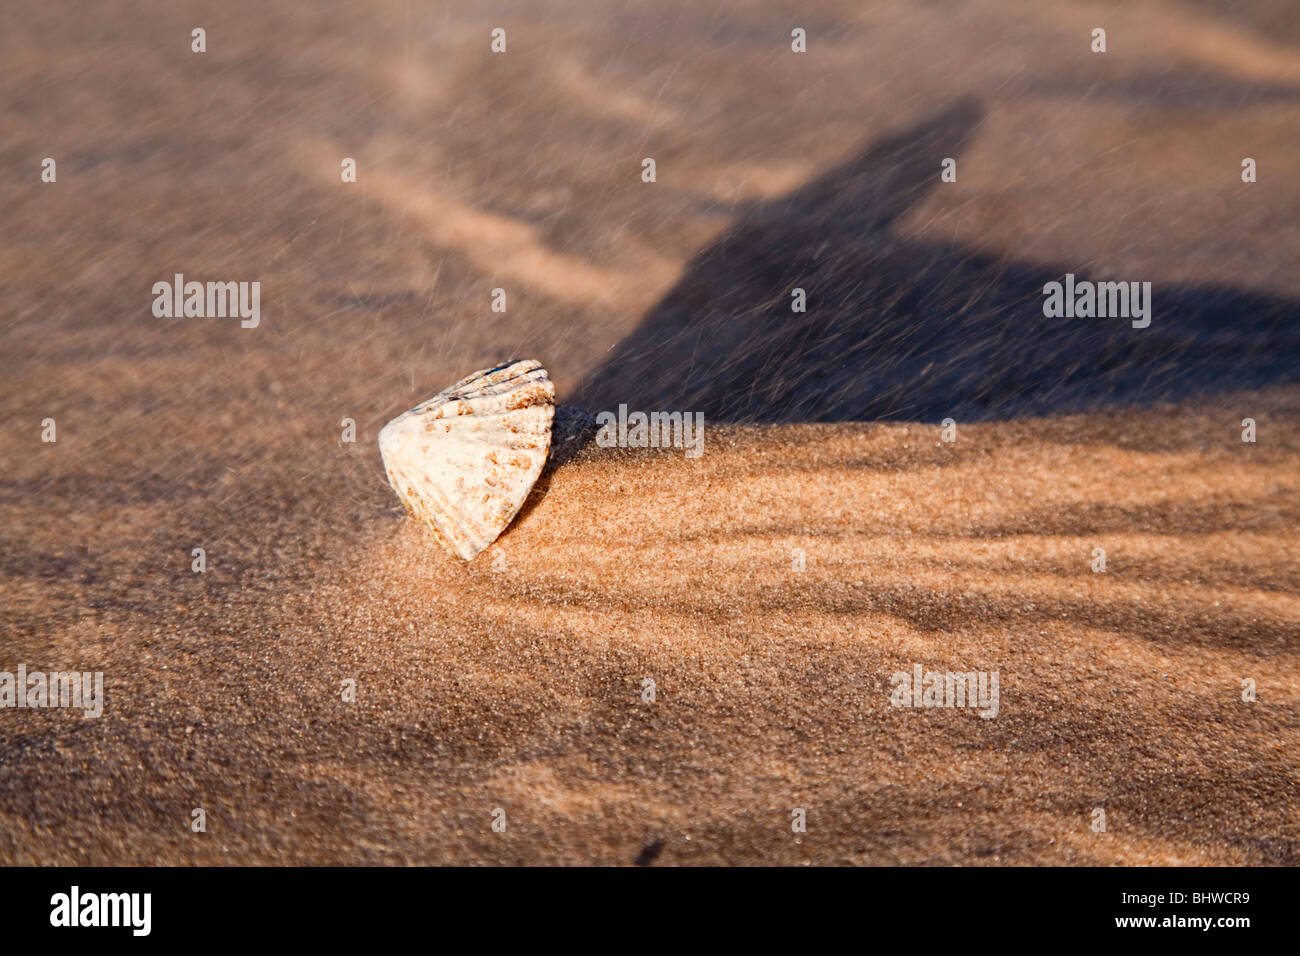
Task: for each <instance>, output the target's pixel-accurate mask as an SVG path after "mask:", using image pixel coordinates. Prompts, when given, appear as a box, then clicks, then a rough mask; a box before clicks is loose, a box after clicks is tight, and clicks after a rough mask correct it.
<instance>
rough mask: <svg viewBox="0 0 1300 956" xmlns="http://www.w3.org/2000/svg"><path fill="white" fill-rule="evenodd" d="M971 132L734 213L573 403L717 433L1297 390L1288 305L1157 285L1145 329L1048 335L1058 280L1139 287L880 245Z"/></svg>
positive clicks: (928, 124)
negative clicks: (627, 410) (667, 416)
mask: <svg viewBox="0 0 1300 956" xmlns="http://www.w3.org/2000/svg"><path fill="white" fill-rule="evenodd" d="M982 116H983V112H982V110H981V109H980V107H979V105H978V104H977V103H976V102H974V101H972V100H962V101H959V102H957V103H955V104H954V105H952V106H950V107H948V108H946V109H945V110H943V111H942V112H940V113H939V114H937V115H935V116H934V117H932V118H930V119H929V120H927V121H925V122H923V123H921V124H919V125H917V126H914V127H913V128H911V129H908V130H906V131H904V132H902V133H901V134H899V135H896V136H893V137H890V138H888V139H885V140H883V141H879V142H876V143H874V144H872V145H871V146H870V147H869V148H868V149H866V151H865V152H863V153H861V154H860V155H858V156H857V157H855V158H854V159H852V160H851V161H849V162H847V163H845V164H844V165H841V166H839V167H837V168H834V169H832V170H830V171H829V172H827V173H826V174H824V175H822V176H821V177H819V178H817V179H816V180H814V181H812V182H810V183H809V184H807V185H805V186H803V187H801V188H799V189H797V190H795V191H794V192H792V193H790V194H789V195H787V196H784V197H782V198H779V199H775V200H771V201H766V202H762V203H757V204H754V205H751V206H749V207H747V208H745V209H744V210H743V211H742V212H741V214H740V216H739V218H738V220H737V223H736V225H735V227H734V228H733V229H732V230H731V231H730V232H729V233H728V234H727V235H726V236H724V237H723V238H722V239H720V240H719V241H717V242H716V243H714V244H713V245H712V246H711V247H709V248H708V249H706V250H705V251H704V252H702V253H701V254H700V255H699V256H697V257H696V258H695V259H694V260H693V261H692V262H691V263H690V264H689V266H688V267H687V270H686V273H685V275H684V277H683V278H682V279H681V280H680V281H679V282H678V283H677V285H676V286H675V287H674V288H673V289H672V290H671V291H669V292H668V294H667V295H666V296H664V298H663V299H662V301H660V302H659V303H658V304H657V305H656V306H655V307H654V308H652V309H651V310H650V311H649V312H648V313H647V314H646V316H645V318H644V319H643V320H642V322H641V325H640V326H639V327H638V328H637V329H636V330H635V331H634V332H633V333H632V334H631V335H629V336H628V337H627V338H626V339H624V340H623V341H622V342H621V343H619V344H618V345H617V346H616V347H615V348H614V349H613V350H612V351H611V353H610V357H609V359H608V361H607V362H606V363H605V364H604V365H603V366H602V367H601V368H599V369H597V370H596V371H595V372H594V373H593V374H592V375H590V376H589V377H588V378H587V380H586V381H585V383H584V384H583V386H582V387H581V388H580V389H579V390H578V392H577V394H575V395H574V396H573V397H572V398H571V399H570V402H571V403H573V404H576V405H579V406H581V407H584V408H587V409H607V408H608V409H612V408H615V407H616V406H617V405H618V404H619V403H627V404H628V405H629V407H631V408H634V409H638V408H639V409H646V410H654V409H664V410H671V409H688V410H691V411H702V412H704V414H705V415H706V417H707V418H708V420H710V421H714V422H723V421H731V422H810V421H861V420H881V419H895V420H898V419H904V420H918V419H919V420H931V421H937V420H939V419H941V418H943V417H946V416H949V415H951V416H953V417H954V418H956V419H958V420H959V421H973V420H988V419H999V418H1010V417H1018V416H1023V415H1042V414H1049V413H1053V412H1069V411H1084V410H1091V409H1096V408H1101V407H1105V406H1109V405H1129V404H1149V403H1152V402H1156V401H1168V400H1177V399H1180V398H1183V397H1186V396H1190V395H1194V394H1201V393H1206V392H1212V391H1216V390H1221V389H1229V388H1231V389H1239V388H1256V387H1262V386H1264V385H1269V384H1274V383H1279V382H1284V381H1292V380H1295V379H1297V378H1300V360H1298V359H1297V356H1298V355H1300V331H1298V329H1300V323H1297V316H1298V315H1300V308H1298V307H1297V303H1296V302H1295V301H1292V300H1288V299H1281V298H1276V297H1269V296H1264V295H1257V294H1253V293H1251V292H1248V291H1243V290H1237V289H1232V288H1216V287H1209V286H1188V285H1177V286H1173V285H1166V284H1162V283H1158V282H1157V283H1155V284H1154V287H1153V290H1152V297H1153V300H1154V308H1153V318H1152V322H1151V325H1150V327H1149V328H1146V329H1134V328H1132V326H1131V323H1130V322H1129V321H1128V320H1126V319H1123V318H1105V319H1102V318H1091V319H1087V318H1062V319H1047V318H1045V317H1044V315H1043V311H1042V310H1043V298H1044V297H1043V291H1042V290H1043V286H1044V284H1045V283H1047V282H1050V281H1053V280H1059V279H1060V278H1061V276H1062V275H1063V274H1064V273H1065V272H1075V273H1076V275H1077V278H1078V279H1079V280H1083V279H1092V280H1094V281H1107V280H1117V279H1141V278H1142V277H1141V276H1119V275H1097V276H1090V275H1087V274H1086V273H1085V271H1084V270H1083V269H1081V268H1075V267H1073V266H1062V267H1061V268H1059V269H1057V270H1052V269H1045V268H1043V267H1042V266H1039V265H1031V264H1027V263H1021V262H1016V261H1012V260H1008V259H1004V258H998V257H995V256H990V255H987V254H983V253H977V252H973V251H972V250H970V249H968V248H964V247H963V246H961V245H959V244H955V243H936V242H928V241H925V242H922V241H915V240H910V239H907V238H904V237H902V236H899V235H897V234H895V231H894V226H895V223H896V222H897V221H898V220H899V219H900V218H901V217H903V216H904V215H906V214H907V213H908V211H909V210H911V209H912V208H914V207H915V206H916V205H917V204H918V203H920V202H921V201H922V200H923V199H924V198H925V197H926V196H927V195H928V194H929V191H930V190H931V189H934V188H936V186H938V185H939V182H940V180H939V169H940V162H941V160H942V159H943V158H944V157H947V156H953V157H959V156H960V150H961V148H962V146H963V144H965V143H966V142H967V141H969V139H970V138H971V136H972V135H973V134H974V132H975V130H976V127H977V126H978V125H979V123H980V121H981V119H982ZM1170 241H1171V242H1174V241H1177V240H1176V239H1175V238H1173V237H1171V240H1170ZM796 287H798V288H803V289H805V290H806V293H807V302H808V310H807V312H806V313H803V314H798V313H794V312H792V310H791V291H792V290H793V289H795V288H796Z"/></svg>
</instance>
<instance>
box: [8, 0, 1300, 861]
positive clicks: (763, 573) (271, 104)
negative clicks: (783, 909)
mask: <svg viewBox="0 0 1300 956" xmlns="http://www.w3.org/2000/svg"><path fill="white" fill-rule="evenodd" d="M797 6H798V7H799V10H798V11H797V12H794V13H792V12H791V11H790V9H788V7H789V5H782V4H775V3H764V2H739V0H738V2H734V3H728V4H725V5H723V6H722V7H721V8H720V9H715V8H714V7H713V6H712V5H708V4H699V3H692V2H684V0H683V2H677V0H666V2H656V3H634V2H611V3H608V4H606V3H600V4H597V3H589V2H586V0H582V2H579V0H548V2H541V0H536V2H509V3H507V2H503V0H478V2H473V3H468V2H467V3H451V4H436V5H435V4H427V5H425V4H417V3H407V2H397V0H393V2H384V0H366V2H362V3H347V4H311V5H308V4H299V3H280V2H253V0H231V2H228V3H223V4H219V5H212V4H198V3H188V2H184V0H182V2H176V3H161V2H149V3H139V4H130V5H122V6H118V5H101V4H90V5H86V4H73V3H70V2H49V0H12V2H7V3H5V4H4V6H3V9H0V60H3V62H4V63H5V68H4V70H3V71H2V72H0V119H2V120H3V125H4V128H5V135H4V136H3V137H2V138H0V168H3V170H4V171H5V181H4V186H3V187H2V188H0V199H2V203H0V207H2V208H4V210H5V213H6V215H5V222H6V228H5V229H4V230H3V231H0V306H2V308H0V336H2V338H0V672H3V671H8V672H14V671H16V670H17V668H18V666H19V665H24V666H25V667H26V668H27V669H28V670H30V671H38V670H39V671H60V670H72V669H76V670H79V671H102V672H103V675H104V686H105V693H106V698H107V699H106V702H105V706H104V712H103V715H102V716H101V717H99V718H97V719H87V718H85V717H83V716H82V715H81V714H80V713H79V712H70V711H66V710H31V709H21V710H20V709H3V708H0V863H4V864H75V863H82V864H159V863H163V864H284V863H310V864H334V863H342V864H602V865H605V864H610V865H636V864H640V865H657V866H658V865H673V864H746V865H758V864H780V865H802V864H812V865H834V864H862V865H876V864H971V865H1024V864H1092V865H1097V864H1101V865H1111V864H1123V865H1132V864H1217V865H1241V864H1281V865H1288V864H1289V865H1294V864H1296V863H1297V862H1300V814H1298V813H1297V810H1300V797H1297V794H1300V544H1298V543H1297V542H1298V541H1300V265H1298V263H1300V13H1297V11H1296V10H1295V7H1294V4H1291V3H1287V2H1276V3H1275V2H1269V0H1260V2H1257V3H1229V2H1227V0H1223V2H1218V0H1152V2H1134V3H1125V4H1118V3H1100V2H1098V3H1093V2H1086V0H1085V2H1047V0H971V2H963V3H955V2H954V3H944V2H924V3H923V2H914V3H904V2H898V3H893V2H875V0H867V2H863V0H844V2H835V0H817V2H813V0H809V2H801V3H800V4H799V5H797ZM1097 26H1103V27H1105V28H1106V29H1107V33H1108V51H1107V52H1106V53H1105V54H1094V53H1092V52H1091V51H1090V50H1089V44H1090V32H1091V30H1092V29H1093V28H1094V27H1097ZM195 27H203V28H204V29H205V30H206V41H207V51H206V52H205V53H201V54H199V53H193V52H191V31H192V30H193V29H194V28H195ZM494 27H504V28H505V29H506V30H507V35H508V49H507V52H506V53H504V54H493V53H492V52H491V51H490V49H489V43H490V31H491V30H492V29H493V28H494ZM794 27H802V28H804V29H806V30H807V31H808V52H807V53H804V54H796V53H793V52H792V51H791V49H790V33H791V30H792V29H793V28H794ZM44 157H52V158H54V159H55V160H56V162H57V181H56V182H54V183H45V182H42V181H41V178H40V172H41V160H42V159H43V158H44ZM345 157H351V158H354V159H355V160H356V162H357V170H358V175H357V181H356V182H355V183H344V182H342V181H341V178H340V168H341V162H342V160H343V159H344V158H345ZM647 157H650V158H653V159H654V160H655V161H656V171H657V175H656V181H655V182H653V183H646V182H643V181H642V176H641V173H642V160H643V159H644V158H647ZM1244 157H1251V158H1253V159H1255V160H1256V162H1257V166H1258V181H1257V182H1254V183H1243V182H1242V179H1241V169H1242V166H1241V163H1242V159H1243V158H1244ZM945 158H952V159H955V160H956V164H957V171H958V176H957V181H956V182H953V183H943V182H941V181H940V178H939V173H940V164H941V162H942V160H944V159H945ZM176 273H183V274H184V275H185V278H186V279H187V280H197V281H233V282H239V281H250V282H251V281H258V282H260V283H261V286H260V288H261V300H260V316H259V324H258V325H257V327H255V328H243V327H241V323H240V320H239V319H238V318H199V317H190V318H159V317H156V316H155V315H154V314H153V303H154V296H153V294H152V293H151V289H152V287H153V284H154V283H156V282H160V281H163V282H170V281H171V280H172V277H173V275H174V274H176ZM1065 273H1072V274H1074V275H1076V276H1077V277H1078V278H1079V279H1081V280H1082V279H1089V280H1111V279H1114V280H1133V281H1149V282H1151V283H1152V288H1153V314H1152V322H1151V325H1150V327H1149V328H1146V329H1135V328H1133V327H1132V325H1131V323H1130V322H1129V321H1128V320H1127V319H1123V318H1105V319H1102V318H1050V319H1049V318H1046V317H1045V316H1044V314H1043V309H1042V302H1043V296H1042V288H1043V285H1044V283H1045V282H1049V281H1052V280H1053V279H1057V278H1059V277H1061V276H1063V275H1064V274H1065ZM796 287H798V288H803V289H805V291H806V295H807V303H808V311H807V312H804V313H794V312H792V311H791V309H790V303H791V290H792V289H793V288H796ZM494 289H504V290H505V294H506V300H507V309H506V311H505V312H504V313H502V312H494V311H493V310H492V303H493V290H494ZM510 358H536V359H538V360H540V361H541V362H542V363H543V364H544V365H545V366H546V367H547V369H548V370H549V371H550V374H551V376H552V378H553V379H554V381H555V383H556V387H557V392H558V394H559V399H560V404H561V405H562V406H564V408H562V410H561V413H560V415H559V418H558V421H559V427H558V428H557V437H556V443H555V446H554V448H553V450H552V455H551V460H550V463H549V464H548V466H547V469H546V470H545V471H544V473H543V475H542V477H541V479H540V481H539V482H538V484H537V486H536V488H535V489H534V492H533V494H532V496H531V497H530V499H529V500H528V502H527V503H526V504H525V506H524V509H523V511H522V512H521V514H520V516H519V517H518V519H517V520H516V521H515V523H514V524H513V525H512V526H511V527H510V528H508V529H507V531H506V532H505V534H504V535H503V536H502V537H501V538H500V539H499V540H498V541H497V542H496V543H495V544H494V545H492V546H491V547H489V548H488V550H487V551H485V552H484V553H483V554H482V555H480V556H479V557H478V558H477V559H475V560H474V561H473V562H471V563H469V564H462V563H461V562H459V561H456V560H454V559H452V558H449V557H447V556H446V555H445V554H444V553H443V552H442V551H441V550H439V549H438V548H437V547H436V545H435V544H434V542H433V541H432V540H431V537H430V535H429V533H428V532H427V531H425V530H424V529H423V528H421V527H420V526H419V525H417V524H415V523H414V522H412V521H411V520H409V519H408V518H407V516H406V514H405V512H404V510H403V508H402V505H401V504H400V502H399V501H398V500H397V498H396V496H395V495H394V494H393V492H392V491H391V489H390V488H389V487H388V485H387V483H386V481H385V478H384V474H383V470H382V466H381V463H380V459H379V452H378V449H377V446H376V438H377V435H378V432H379V429H380V428H381V427H382V426H383V425H384V423H385V422H387V421H388V420H390V419H392V418H393V417H395V416H396V415H397V414H399V413H400V412H402V411H404V410H405V409H407V408H409V407H411V406H412V405H413V404H415V403H416V402H418V401H420V400H422V399H425V398H428V397H429V396H430V395H432V394H433V393H434V392H436V391H438V390H440V389H442V388H444V387H446V386H447V385H450V384H451V383H453V382H455V381H456V380H458V379H460V378H461V377H463V376H464V375H466V374H468V373H469V372H471V371H473V370H475V369H478V368H483V367H486V366H490V365H493V364H496V363H498V362H500V361H502V360H505V359H510ZM619 404H627V405H629V406H630V408H632V409H643V410H664V411H691V412H703V413H704V414H705V416H706V434H705V442H704V452H703V455H702V456H701V457H699V458H690V457H687V455H686V454H685V453H684V451H683V450H680V449H636V448H605V447H601V446H599V445H598V444H596V443H595V442H594V441H593V440H592V439H593V429H592V427H591V422H592V416H593V414H594V413H595V412H598V411H600V410H604V409H613V408H616V407H617V406H618V405H619ZM945 418H951V419H953V421H954V423H955V426H954V427H955V435H954V434H953V433H952V432H950V433H949V437H954V438H955V440H953V441H950V442H949V441H943V440H942V438H941V422H942V421H943V419H945ZM45 419H54V421H55V423H56V429H57V440H56V441H55V442H53V443H50V442H44V441H42V431H43V425H42V423H43V421H44V420H45ZM345 419H350V420H352V422H354V424H355V434H356V441H355V442H347V441H344V440H343V434H344V420H345ZM1245 419H1251V420H1252V421H1253V422H1254V429H1255V435H1254V437H1255V439H1256V440H1255V441H1253V442H1246V441H1243V440H1242V436H1243V429H1244V428H1245V427H1246V426H1244V425H1243V421H1244V420H1245ZM195 548H202V549H204V552H205V555H206V571H204V572H203V573H197V572H195V571H194V570H192V562H193V561H194V560H195V559H194V557H193V551H194V549H195ZM1097 549H1101V550H1103V551H1104V552H1105V566H1104V571H1103V570H1100V569H1099V565H1098V557H1097V554H1098V551H1097ZM917 665H919V666H921V667H922V668H923V669H924V670H935V671H942V672H947V671H960V672H968V671H976V672H985V673H992V672H997V674H998V678H999V688H1000V690H999V699H998V706H997V711H996V714H995V715H990V716H988V717H982V716H980V713H979V712H977V710H975V709H972V708H969V707H961V708H913V707H896V706H893V702H892V701H891V695H892V691H893V687H892V678H893V677H894V675H895V674H897V673H900V672H904V673H908V674H910V673H911V672H912V670H913V668H914V667H915V666H917ZM649 682H653V683H652V684H651V683H649ZM651 690H653V694H651ZM353 691H354V692H355V697H354V698H353ZM651 698H652V699H651ZM198 808H201V809H203V810H204V811H205V814H206V830H205V832H201V833H196V832H193V830H192V829H191V821H192V819H193V812H194V811H195V810H196V809H198ZM498 810H500V811H503V812H504V820H505V821H506V827H505V829H504V831H503V832H497V831H495V830H494V829H493V822H494V817H495V818H496V819H501V818H502V817H501V814H499V813H496V811H498ZM798 810H802V811H803V815H804V817H805V818H806V829H805V830H803V831H802V832H797V831H796V830H795V829H793V828H792V820H793V819H794V817H796V816H797V814H796V811H798ZM1099 810H1100V811H1104V818H1105V830H1104V832H1098V830H1097V829H1095V825H1096V822H1097V821H1098V820H1099V819H1100V818H1099V816H1098V811H1099Z"/></svg>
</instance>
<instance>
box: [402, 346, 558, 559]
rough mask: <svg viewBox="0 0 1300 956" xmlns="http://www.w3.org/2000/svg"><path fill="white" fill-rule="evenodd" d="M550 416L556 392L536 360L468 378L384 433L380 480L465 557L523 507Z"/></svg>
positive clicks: (542, 455) (545, 448)
mask: <svg viewBox="0 0 1300 956" xmlns="http://www.w3.org/2000/svg"><path fill="white" fill-rule="evenodd" d="M554 416H555V386H554V385H552V384H551V379H550V377H549V376H548V375H547V374H546V369H544V368H542V366H541V363H540V362H534V361H524V362H506V363H504V364H502V365H498V366H496V367H495V368H489V369H483V370H482V371H481V372H475V373H474V374H473V375H470V376H468V377H466V378H463V379H461V380H460V381H459V382H457V383H456V384H455V385H453V386H452V387H451V388H448V389H445V390H444V391H441V392H439V393H438V394H437V395H435V396H433V398H431V399H429V400H428V401H426V402H421V403H420V404H419V405H416V406H415V407H414V408H412V409H411V410H410V411H409V412H403V413H402V414H401V415H398V416H397V417H396V418H394V419H393V420H392V421H391V422H389V423H388V424H387V425H385V426H384V427H383V430H382V431H380V433H379V452H380V454H381V455H382V456H383V459H384V469H385V471H387V472H388V483H389V484H390V485H392V486H393V490H394V491H396V492H397V496H398V497H399V498H401V499H402V502H403V503H404V504H405V505H406V506H407V508H408V509H409V510H410V511H411V514H412V515H414V516H415V517H416V518H418V519H419V520H420V521H423V522H424V523H425V524H427V525H428V526H429V527H430V528H432V529H433V531H434V533H435V534H436V535H437V537H438V540H439V543H440V544H442V546H443V547H444V548H445V549H446V550H447V551H448V553H450V554H454V555H455V556H456V557H458V558H460V559H461V560H462V561H469V560H470V559H471V558H473V557H474V556H475V555H476V554H478V553H479V552H480V551H482V550H483V549H484V548H486V547H487V546H488V545H489V544H491V543H492V542H493V541H495V540H496V539H497V537H498V536H499V535H500V534H501V532H502V531H504V530H505V528H506V525H508V524H510V522H511V521H513V520H514V517H515V515H517V514H518V513H519V509H520V508H521V507H523V504H524V500H525V499H526V498H527V497H528V492H529V491H531V490H532V487H533V484H534V483H535V482H536V481H537V476H538V475H540V474H541V473H542V466H543V465H545V464H546V455H547V452H549V451H550V448H551V422H552V420H553V419H554Z"/></svg>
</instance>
